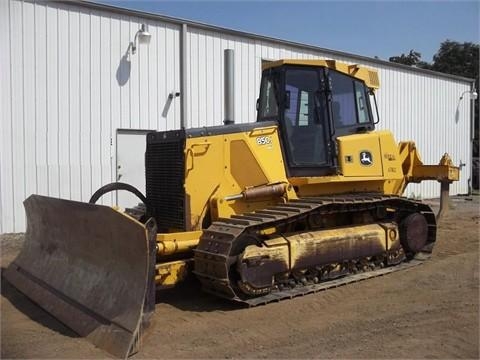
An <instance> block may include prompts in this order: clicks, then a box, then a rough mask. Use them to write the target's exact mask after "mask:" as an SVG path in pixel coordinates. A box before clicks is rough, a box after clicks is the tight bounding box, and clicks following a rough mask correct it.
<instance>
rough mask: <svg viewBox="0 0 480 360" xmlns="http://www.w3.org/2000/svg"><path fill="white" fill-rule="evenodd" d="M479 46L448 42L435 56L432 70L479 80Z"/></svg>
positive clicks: (445, 42) (469, 43)
mask: <svg viewBox="0 0 480 360" xmlns="http://www.w3.org/2000/svg"><path fill="white" fill-rule="evenodd" d="M479 48H480V47H479V45H478V44H474V43H471V42H464V43H463V44H461V43H459V42H457V41H452V40H446V41H444V42H442V43H441V44H440V49H439V50H438V51H437V53H436V54H435V55H434V56H433V64H432V70H434V71H438V72H443V73H446V74H452V75H458V76H463V77H468V78H471V79H478V67H479V57H478V55H479Z"/></svg>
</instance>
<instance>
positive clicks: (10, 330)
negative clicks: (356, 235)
mask: <svg viewBox="0 0 480 360" xmlns="http://www.w3.org/2000/svg"><path fill="white" fill-rule="evenodd" d="M433 205H438V204H435V203H433ZM479 218H480V217H479V198H478V196H477V197H473V198H468V199H467V198H456V199H453V200H452V202H451V207H450V212H449V213H448V214H447V216H446V217H445V218H444V219H443V220H442V221H441V222H440V224H439V231H438V237H437V244H436V247H435V249H434V253H433V256H432V258H431V259H430V260H429V261H428V262H426V263H424V264H422V265H420V266H415V267H413V268H410V269H407V270H404V271H400V272H395V273H393V274H389V275H386V276H382V277H378V278H374V279H369V280H365V281H362V282H358V283H354V284H350V285H346V286H343V287H339V288H335V289H329V290H327V291H324V292H319V293H316V294H311V295H307V296H304V297H298V298H295V299H292V300H286V301H281V302H279V303H271V304H268V305H266V306H259V307H255V308H244V307H240V306H237V305H235V304H231V303H229V302H227V301H224V300H221V299H217V298H215V297H213V296H210V295H207V294H204V293H202V292H201V291H200V288H199V285H198V283H196V282H195V281H192V282H189V283H188V284H185V285H184V286H182V287H180V288H176V289H172V290H168V291H163V292H158V294H157V305H156V309H155V315H154V326H153V327H152V328H151V329H150V331H149V332H148V333H147V335H146V337H145V338H144V339H143V345H142V348H141V351H140V352H139V353H138V354H136V355H135V356H134V358H138V359H140V358H369V359H370V358H472V359H478V358H479ZM0 241H1V267H2V270H3V269H4V268H5V267H7V266H8V264H9V263H10V262H11V261H12V260H13V259H14V258H15V256H16V254H17V253H18V251H19V250H20V248H21V245H22V236H21V235H11V234H10V235H0ZM1 285H2V287H1V303H0V304H1V357H2V358H105V357H109V355H108V354H106V353H105V352H103V351H101V350H99V349H98V348H95V347H94V346H93V345H92V344H90V343H89V342H87V341H86V340H84V339H82V338H79V337H77V335H76V334H75V333H73V332H72V331H71V330H69V329H67V328H66V327H65V326H63V325H62V324H61V323H59V322H58V321H57V320H55V319H54V318H52V317H51V316H50V315H49V314H47V313H46V312H44V311H43V310H41V309H40V308H38V307H37V306H36V305H35V304H33V303H32V302H30V301H29V300H28V299H27V298H26V297H25V296H23V295H22V294H21V293H19V292H18V291H17V290H16V289H15V288H13V287H12V286H11V285H10V284H8V282H6V281H5V280H4V279H3V278H2V283H1Z"/></svg>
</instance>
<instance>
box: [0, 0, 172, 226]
mask: <svg viewBox="0 0 480 360" xmlns="http://www.w3.org/2000/svg"><path fill="white" fill-rule="evenodd" d="M0 12H1V16H2V18H1V20H2V21H1V26H2V33H1V35H0V36H1V41H2V43H3V44H6V48H7V51H2V52H1V53H2V62H1V65H2V94H1V95H2V112H1V134H2V136H1V138H2V145H1V149H2V152H1V156H2V157H1V160H2V162H1V211H2V214H1V222H0V224H1V232H9V231H21V230H24V229H25V217H24V210H23V207H22V201H23V200H24V199H25V198H26V197H28V196H29V195H30V194H32V193H37V194H44V195H50V196H58V197H62V198H67V199H75V200H81V201H88V200H89V198H90V196H91V195H92V193H93V192H94V191H95V190H96V189H97V188H99V187H100V186H101V185H104V184H106V183H109V182H111V181H113V180H114V179H115V176H116V175H115V174H116V169H115V145H116V144H115V138H116V137H115V132H116V129H117V128H138V129H158V130H166V129H176V128H179V127H180V103H179V101H178V99H177V100H174V101H173V102H172V104H171V106H170V108H169V111H168V113H167V114H166V117H163V116H162V113H163V110H164V106H165V104H166V103H167V99H168V94H169V93H170V92H171V91H179V88H180V73H179V50H180V43H179V39H180V38H179V34H180V30H179V29H180V27H179V26H176V25H172V24H167V23H162V22H158V21H153V20H148V21H146V20H144V19H139V18H137V17H134V16H132V17H129V16H124V15H117V14H112V13H107V12H102V11H97V10H89V9H86V8H83V7H77V6H73V5H62V4H57V3H32V2H28V1H25V2H21V1H2V2H1V4H0ZM141 23H147V25H148V27H149V31H150V33H151V34H152V40H151V43H150V45H149V46H145V45H139V46H138V48H137V54H136V55H132V56H130V57H128V56H127V54H126V51H127V48H128V46H129V43H130V41H131V40H133V37H134V35H135V33H136V31H137V30H138V29H139V27H140V24H141ZM112 196H113V195H112ZM112 200H113V199H112V198H110V199H108V198H106V199H103V201H104V202H105V203H107V204H111V201H112Z"/></svg>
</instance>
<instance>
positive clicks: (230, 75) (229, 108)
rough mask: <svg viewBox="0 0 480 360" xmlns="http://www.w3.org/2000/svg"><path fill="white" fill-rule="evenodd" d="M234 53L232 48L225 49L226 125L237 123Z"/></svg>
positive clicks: (224, 121)
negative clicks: (235, 117) (235, 118)
mask: <svg viewBox="0 0 480 360" xmlns="http://www.w3.org/2000/svg"><path fill="white" fill-rule="evenodd" d="M234 69H235V61H234V53H233V50H232V49H225V51H224V81H225V82H224V99H225V104H224V105H225V118H224V120H223V123H224V124H225V125H231V124H235V120H234V116H235V115H234V113H235V100H234V89H235V78H234Z"/></svg>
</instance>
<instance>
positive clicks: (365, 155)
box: [360, 151, 373, 166]
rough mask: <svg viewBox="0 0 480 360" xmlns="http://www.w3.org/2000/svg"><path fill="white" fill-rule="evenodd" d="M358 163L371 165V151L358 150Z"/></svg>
mask: <svg viewBox="0 0 480 360" xmlns="http://www.w3.org/2000/svg"><path fill="white" fill-rule="evenodd" d="M360 164H362V165H364V166H369V165H373V158H372V153H371V152H370V151H361V152H360Z"/></svg>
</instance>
